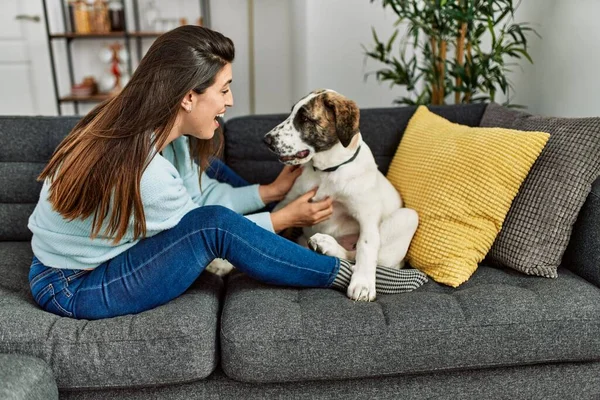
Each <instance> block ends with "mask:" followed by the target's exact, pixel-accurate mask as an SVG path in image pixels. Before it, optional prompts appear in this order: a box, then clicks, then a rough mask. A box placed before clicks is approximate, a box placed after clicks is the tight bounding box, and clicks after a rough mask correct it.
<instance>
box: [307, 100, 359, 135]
mask: <svg viewBox="0 0 600 400" xmlns="http://www.w3.org/2000/svg"><path fill="white" fill-rule="evenodd" d="M317 98H322V100H323V104H324V105H325V107H326V108H327V109H328V110H329V111H330V112H331V113H332V115H333V122H334V125H335V131H336V135H337V137H338V138H339V140H340V142H341V143H342V146H344V147H348V145H349V144H350V142H351V141H352V138H353V137H354V135H356V134H357V133H358V132H359V129H358V126H359V120H360V110H359V109H358V106H357V105H356V103H355V102H353V101H352V100H350V99H348V98H347V97H344V96H342V95H341V94H339V93H333V92H326V93H324V94H323V95H322V96H319V97H317Z"/></svg>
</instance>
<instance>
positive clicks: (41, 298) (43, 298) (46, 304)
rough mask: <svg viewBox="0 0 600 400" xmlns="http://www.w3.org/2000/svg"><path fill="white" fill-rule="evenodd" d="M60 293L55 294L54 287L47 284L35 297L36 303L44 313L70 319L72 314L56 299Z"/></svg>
mask: <svg viewBox="0 0 600 400" xmlns="http://www.w3.org/2000/svg"><path fill="white" fill-rule="evenodd" d="M61 293H62V291H60V292H58V293H56V292H55V291H54V285H52V284H51V283H49V284H48V286H46V287H45V288H44V289H42V290H41V291H40V292H39V293H38V295H37V296H36V303H38V304H39V305H40V307H42V308H43V309H44V310H45V311H48V312H51V313H52V314H56V315H58V316H59V317H72V316H73V313H72V312H70V311H68V310H67V309H66V308H64V307H63V306H62V305H61V304H60V301H59V299H58V296H59V295H60V294H61Z"/></svg>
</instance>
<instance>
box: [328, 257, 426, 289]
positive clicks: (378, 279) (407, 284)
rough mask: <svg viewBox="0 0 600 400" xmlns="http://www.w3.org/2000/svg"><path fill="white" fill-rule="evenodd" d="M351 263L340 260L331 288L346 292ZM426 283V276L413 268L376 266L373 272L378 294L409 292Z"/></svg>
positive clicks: (350, 275)
mask: <svg viewBox="0 0 600 400" xmlns="http://www.w3.org/2000/svg"><path fill="white" fill-rule="evenodd" d="M353 265H354V263H353V262H351V261H348V260H344V259H341V258H340V270H339V272H338V274H337V276H336V277H335V279H334V281H333V283H332V284H331V287H333V288H336V289H340V290H342V291H343V290H346V289H347V288H348V286H349V285H350V278H351V277H352V266H353ZM425 282H427V275H425V274H424V273H423V272H421V271H419V270H417V269H414V268H405V269H398V268H389V267H382V266H379V265H378V266H377V269H376V270H375V291H376V292H377V293H378V294H396V293H404V292H410V291H411V290H414V289H416V288H418V287H420V286H421V285H423V284H424V283H425Z"/></svg>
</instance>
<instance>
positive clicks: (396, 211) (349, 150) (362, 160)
mask: <svg viewBox="0 0 600 400" xmlns="http://www.w3.org/2000/svg"><path fill="white" fill-rule="evenodd" d="M264 141H265V143H266V144H267V146H268V147H269V149H270V150H271V151H272V152H273V153H275V154H276V155H277V157H278V158H279V160H280V161H281V162H282V163H285V164H290V165H299V164H304V168H303V171H302V174H301V175H300V177H298V179H297V180H296V182H295V183H294V185H293V187H292V189H291V190H290V192H289V193H288V194H287V196H286V197H285V199H284V200H282V201H281V202H280V203H279V204H278V205H277V207H276V209H280V208H282V207H284V206H286V205H287V204H289V203H290V202H291V201H293V200H295V199H296V198H298V197H300V196H301V195H303V194H304V193H306V192H308V191H310V190H311V189H313V188H315V187H318V191H317V194H316V195H315V198H314V200H321V199H324V198H326V197H331V198H332V199H333V200H334V202H333V214H332V216H331V217H330V218H329V219H328V220H326V221H324V222H321V223H319V224H317V225H314V226H311V227H307V228H303V236H302V237H301V238H300V239H299V240H298V243H300V244H302V245H308V246H310V247H311V248H312V249H314V250H316V251H318V252H320V253H323V254H327V255H330V256H334V257H339V258H345V259H349V260H352V261H355V262H356V264H355V265H354V269H353V273H352V279H351V282H350V286H349V287H348V291H347V295H348V297H350V298H352V299H354V300H367V301H372V300H374V299H375V269H376V266H377V265H383V266H387V267H398V268H401V267H402V266H403V259H404V257H405V255H406V252H407V251H408V247H409V245H410V242H411V240H412V237H413V235H414V233H415V231H416V230H417V225H418V216H417V212H416V211H414V210H411V209H408V208H402V200H401V198H400V195H399V194H398V192H397V191H396V189H395V188H394V187H393V186H392V184H391V183H390V182H389V181H388V180H387V179H386V178H385V176H384V175H383V174H382V173H381V172H379V170H378V169H377V165H376V163H375V159H374V158H373V154H372V153H371V149H370V148H369V146H367V144H366V143H365V142H363V140H362V137H361V134H360V131H359V109H358V107H357V105H356V104H355V103H354V102H353V101H351V100H349V99H347V98H345V97H344V96H342V95H340V94H339V93H337V92H335V91H333V90H317V91H314V92H312V93H310V94H309V95H307V96H306V97H304V98H303V99H301V100H300V101H299V102H298V103H296V104H295V105H294V106H293V108H292V111H291V114H290V115H289V117H288V118H287V119H286V120H285V121H283V122H282V123H281V124H279V125H277V126H276V127H275V128H273V129H272V130H271V131H270V132H269V133H267V134H266V135H265V138H264ZM352 237H354V238H358V241H356V239H355V240H354V242H355V243H356V245H355V250H353V249H351V248H350V247H349V246H348V245H347V244H346V246H345V247H343V246H342V245H340V242H341V243H344V242H346V243H348V238H352Z"/></svg>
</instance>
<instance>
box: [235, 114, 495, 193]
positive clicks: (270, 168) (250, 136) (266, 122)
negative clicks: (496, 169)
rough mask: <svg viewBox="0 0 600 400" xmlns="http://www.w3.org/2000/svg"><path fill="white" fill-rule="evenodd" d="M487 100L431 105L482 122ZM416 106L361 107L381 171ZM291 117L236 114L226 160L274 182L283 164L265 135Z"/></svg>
mask: <svg viewBox="0 0 600 400" xmlns="http://www.w3.org/2000/svg"><path fill="white" fill-rule="evenodd" d="M485 107H486V104H460V105H449V106H430V107H429V109H430V110H431V111H433V112H434V113H436V114H439V115H441V116H442V117H444V118H446V119H448V120H450V121H452V122H456V123H459V124H463V125H468V126H479V122H480V121H481V117H482V116H483V112H484V111H485ZM416 109H417V108H416V107H387V108H367V109H361V110H360V132H361V134H362V136H363V139H364V141H365V143H367V144H368V145H369V147H370V148H371V151H372V152H373V155H374V157H375V161H376V162H377V165H378V167H379V169H380V170H381V172H383V173H384V174H385V173H386V172H387V170H388V167H389V165H390V162H391V161H392V157H394V154H395V152H396V148H397V147H398V144H399V143H400V139H401V138H402V134H403V133H404V130H405V129H406V126H407V125H408V121H409V120H410V118H411V117H412V115H413V114H414V112H415V110H416ZM285 118H287V114H277V115H253V116H244V117H238V118H233V119H231V120H229V121H227V123H226V124H225V162H226V164H227V165H229V166H230V167H231V168H232V169H233V170H234V171H236V172H237V173H238V174H240V175H241V176H242V177H243V178H244V179H246V180H247V181H248V182H252V183H262V184H265V183H270V182H272V181H273V180H274V179H275V177H276V176H277V174H278V173H279V171H280V170H281V167H282V166H281V164H280V163H279V161H277V158H276V157H275V155H274V154H273V153H271V152H270V151H269V150H268V149H267V146H266V145H265V144H264V143H263V137H264V135H265V134H266V133H267V132H269V131H270V130H271V129H273V128H274V127H275V126H277V125H278V124H279V123H280V122H282V121H283V120H284V119H285Z"/></svg>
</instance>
